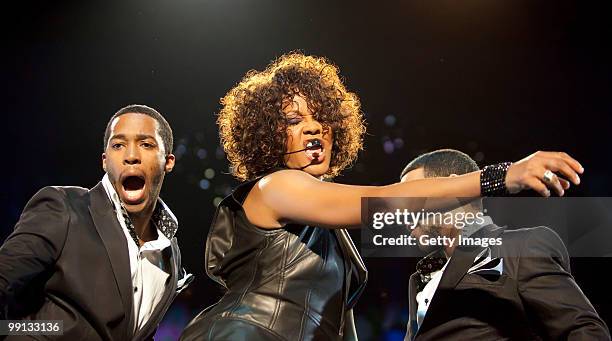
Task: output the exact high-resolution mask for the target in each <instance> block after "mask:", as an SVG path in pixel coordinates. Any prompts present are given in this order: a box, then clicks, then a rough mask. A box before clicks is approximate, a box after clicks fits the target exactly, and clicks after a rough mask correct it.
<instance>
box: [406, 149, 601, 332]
mask: <svg viewBox="0 0 612 341" xmlns="http://www.w3.org/2000/svg"><path fill="white" fill-rule="evenodd" d="M476 170H478V166H477V165H476V162H474V160H472V159H471V158H470V157H469V156H468V155H466V154H464V153H462V152H459V151H456V150H451V149H443V150H438V151H434V152H431V153H428V154H424V155H421V156H419V157H417V158H416V159H414V160H413V161H411V162H410V163H409V164H408V165H407V166H406V168H405V169H404V171H403V172H402V175H401V179H402V181H411V180H416V179H422V178H426V177H447V176H453V175H460V174H465V173H469V172H472V171H476ZM457 211H460V212H464V213H465V212H472V213H475V212H479V211H480V212H482V202H481V200H478V201H475V202H472V203H468V204H466V205H464V206H462V207H460V208H458V209H457V210H455V211H453V212H457ZM482 217H483V219H481V221H480V222H479V223H477V224H472V225H469V226H465V227H464V228H463V229H461V230H460V229H458V228H456V227H454V226H449V225H446V226H445V225H443V224H440V225H424V224H423V225H420V226H418V227H417V228H415V229H414V230H413V232H412V236H413V237H415V238H419V237H420V236H422V235H426V236H429V237H437V236H441V237H443V236H445V237H448V238H449V239H448V240H450V238H458V237H459V235H461V237H468V238H471V239H472V240H476V239H477V238H480V240H481V241H483V240H486V241H490V242H492V244H496V245H489V246H487V247H482V246H465V245H459V246H458V245H457V242H455V243H453V244H452V245H451V244H450V243H446V244H445V245H438V247H437V248H435V249H433V251H432V250H429V251H432V252H431V253H430V254H429V255H428V256H426V257H425V258H423V259H422V260H421V261H419V263H418V264H417V272H415V273H414V274H412V276H411V277H410V281H409V290H408V296H409V321H408V326H407V334H406V337H405V340H506V339H509V340H540V339H544V340H567V339H570V340H610V334H609V330H608V328H607V326H606V324H605V323H604V322H603V321H602V320H601V318H600V317H599V315H598V314H597V312H596V311H595V309H594V308H593V306H592V305H591V303H590V302H589V300H588V299H587V298H586V297H585V296H584V294H583V293H582V291H581V290H580V288H579V287H578V285H577V284H576V282H575V281H574V278H573V277H572V275H571V274H570V263H569V256H568V253H567V250H566V248H565V246H564V244H563V242H562V241H561V239H560V238H559V236H558V235H557V234H556V233H555V232H554V231H552V230H551V229H549V228H546V227H535V228H524V229H518V230H512V231H511V230H506V229H505V228H504V227H499V226H496V225H495V224H493V222H492V221H491V219H490V217H488V216H484V215H483V216H482ZM457 240H458V239H457Z"/></svg>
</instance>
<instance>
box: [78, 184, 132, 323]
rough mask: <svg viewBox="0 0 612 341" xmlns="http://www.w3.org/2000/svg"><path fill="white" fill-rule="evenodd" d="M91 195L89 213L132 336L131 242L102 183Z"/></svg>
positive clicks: (92, 190)
mask: <svg viewBox="0 0 612 341" xmlns="http://www.w3.org/2000/svg"><path fill="white" fill-rule="evenodd" d="M89 193H90V200H91V201H90V206H89V212H90V213H91V217H92V219H93V222H94V224H95V226H96V230H97V231H98V234H99V235H100V238H101V239H102V243H103V244H104V247H105V248H106V253H107V256H108V260H109V262H110V264H111V267H112V269H113V273H114V274H115V283H116V284H117V289H118V290H119V294H120V296H121V301H122V303H123V308H124V309H123V311H124V312H125V313H126V318H127V321H128V327H127V331H128V335H132V334H131V331H132V330H133V324H132V320H133V318H132V315H133V311H132V310H133V300H134V297H133V296H132V280H131V272H130V256H129V252H128V246H127V240H126V238H125V235H124V233H123V231H122V228H121V225H119V222H118V221H117V217H116V216H115V213H114V211H113V207H112V204H111V202H110V199H109V198H108V195H107V194H106V191H105V190H104V187H103V186H102V183H98V184H97V185H96V186H95V187H94V188H92V189H91V191H90V192H89Z"/></svg>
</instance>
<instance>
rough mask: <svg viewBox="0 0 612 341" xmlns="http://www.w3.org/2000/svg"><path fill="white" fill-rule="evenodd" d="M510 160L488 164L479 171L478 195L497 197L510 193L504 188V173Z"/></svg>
mask: <svg viewBox="0 0 612 341" xmlns="http://www.w3.org/2000/svg"><path fill="white" fill-rule="evenodd" d="M511 164H512V162H502V163H498V164H496V165H489V166H486V167H484V168H483V169H482V172H480V195H481V196H482V197H499V196H505V195H508V194H510V193H509V192H508V189H507V188H506V174H507V173H508V168H510V165H511Z"/></svg>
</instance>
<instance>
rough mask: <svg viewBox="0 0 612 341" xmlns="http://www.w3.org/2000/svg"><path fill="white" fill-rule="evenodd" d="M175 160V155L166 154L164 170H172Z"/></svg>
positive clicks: (168, 171) (167, 171)
mask: <svg viewBox="0 0 612 341" xmlns="http://www.w3.org/2000/svg"><path fill="white" fill-rule="evenodd" d="M175 162H176V157H175V156H174V154H168V155H166V166H165V167H164V170H165V171H166V173H170V172H172V169H173V168H174V163H175Z"/></svg>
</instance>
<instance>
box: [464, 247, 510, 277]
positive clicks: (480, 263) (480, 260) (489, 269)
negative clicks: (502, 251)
mask: <svg viewBox="0 0 612 341" xmlns="http://www.w3.org/2000/svg"><path fill="white" fill-rule="evenodd" d="M503 272H504V262H503V258H501V257H496V258H492V257H491V249H490V248H486V249H484V250H483V251H482V252H481V253H480V254H479V255H478V256H477V257H476V260H475V261H474V264H473V265H472V267H471V268H470V269H469V270H468V272H467V273H469V274H478V275H496V276H501V274H502V273H503Z"/></svg>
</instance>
